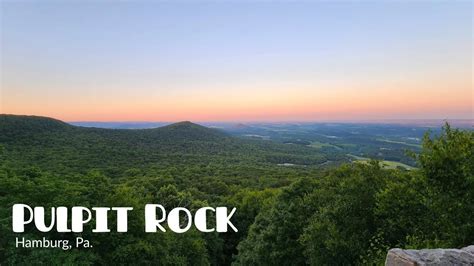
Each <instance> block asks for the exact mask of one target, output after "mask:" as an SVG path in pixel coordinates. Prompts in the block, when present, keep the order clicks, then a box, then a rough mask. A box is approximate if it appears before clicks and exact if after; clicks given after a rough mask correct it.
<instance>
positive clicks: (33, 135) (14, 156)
mask: <svg viewBox="0 0 474 266" xmlns="http://www.w3.org/2000/svg"><path fill="white" fill-rule="evenodd" d="M0 146H3V150H4V151H3V153H4V155H3V159H4V160H6V161H7V163H8V164H10V165H12V166H15V167H31V166H37V167H39V168H41V169H45V170H54V171H58V169H59V170H63V171H64V172H68V171H69V172H71V171H70V170H73V171H76V172H85V171H88V170H91V169H101V170H104V171H107V172H109V173H111V174H112V175H120V173H122V172H123V170H126V169H129V168H143V167H147V168H149V167H167V166H173V167H179V165H186V166H189V165H206V164H210V163H218V164H220V165H225V166H228V167H231V165H241V164H245V165H271V166H275V165H278V164H283V163H291V164H294V165H304V166H309V167H317V166H318V165H319V164H323V163H325V162H326V158H325V157H324V156H323V155H322V154H320V153H319V152H318V151H316V150H315V149H312V148H309V147H302V146H297V145H284V144H279V143H274V142H270V141H262V140H244V139H241V138H237V137H233V136H230V135H228V134H227V133H224V132H223V131H220V130H218V129H213V128H207V127H204V126H201V125H198V124H194V123H191V122H189V121H185V122H179V123H175V124H171V125H167V126H163V127H159V128H153V129H133V130H131V129H104V128H88V127H79V126H73V125H70V124H67V123H64V122H62V121H59V120H56V119H52V118H47V117H37V116H17V115H0Z"/></svg>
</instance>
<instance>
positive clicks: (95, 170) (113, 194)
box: [0, 115, 474, 265]
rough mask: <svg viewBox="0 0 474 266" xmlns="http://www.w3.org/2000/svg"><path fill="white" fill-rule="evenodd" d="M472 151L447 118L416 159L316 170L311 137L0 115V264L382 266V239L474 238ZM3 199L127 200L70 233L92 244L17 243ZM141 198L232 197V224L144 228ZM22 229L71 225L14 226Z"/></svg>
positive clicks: (318, 159) (225, 202) (187, 203)
mask: <svg viewBox="0 0 474 266" xmlns="http://www.w3.org/2000/svg"><path fill="white" fill-rule="evenodd" d="M390 145H391V144H390ZM473 152H474V134H473V132H472V131H460V130H457V129H451V128H450V127H449V125H446V126H445V127H444V128H443V130H442V131H441V133H440V134H439V135H437V136H434V137H433V136H430V135H426V137H425V138H424V141H423V145H422V151H421V153H420V154H419V155H417V157H416V159H417V161H418V166H419V168H418V169H415V170H412V171H405V170H401V169H384V168H382V167H380V164H379V162H377V161H368V163H366V164H351V165H342V166H339V167H337V168H333V169H322V168H321V167H320V166H319V164H320V163H322V162H325V161H326V160H327V158H326V155H325V154H321V153H320V151H319V149H314V148H311V147H306V146H304V145H296V144H288V145H286V144H278V143H274V142H272V141H263V140H243V139H238V138H234V137H231V136H228V135H226V134H224V133H222V132H220V131H217V130H213V129H208V128H205V127H202V126H198V125H195V124H192V123H189V122H182V123H178V124H174V125H170V126H167V127H162V128H157V129H146V130H108V129H98V128H80V127H74V126H70V125H68V124H66V123H63V122H60V121H57V120H53V119H48V118H40V117H19V116H8V115H0V206H1V208H0V236H1V237H0V263H1V264H2V265H3V264H5V265H13V264H39V263H43V264H52V265H57V264H84V265H90V264H97V265H108V264H120V265H122V264H127V265H128V264H157V265H170V264H173V265H209V264H212V265H229V264H231V263H234V264H236V265H271V264H274V265H305V264H311V265H334V264H381V263H383V260H384V257H385V254H386V251H387V250H388V249H389V248H391V247H402V248H426V247H461V246H465V245H468V244H472V243H474V223H473V221H474V217H473V214H474V176H473V175H474V156H473ZM280 163H294V164H296V165H299V166H295V167H284V166H279V165H277V164H280ZM302 165H304V166H302ZM15 203H25V204H29V205H32V206H45V207H51V206H66V207H71V206H85V207H93V206H131V207H133V208H134V211H133V212H132V213H131V214H130V216H129V222H128V226H129V232H127V233H126V234H124V233H114V232H111V233H107V234H92V233H91V229H92V226H93V222H92V223H91V224H89V225H87V228H86V229H85V230H84V232H83V233H82V234H80V236H82V237H84V238H86V239H90V240H91V241H92V242H93V245H94V248H92V249H74V250H72V251H67V252H63V251H62V250H57V249H17V248H15V244H14V241H15V237H16V236H17V235H16V234H13V233H12V231H11V206H12V205H13V204H15ZM147 203H160V204H163V205H164V206H165V207H166V208H167V209H171V208H173V207H178V206H180V207H186V208H188V209H190V210H196V209H198V208H199V207H202V206H227V207H229V208H232V207H236V208H237V212H236V213H235V216H234V217H233V219H232V221H233V222H234V224H235V225H236V227H237V228H238V229H239V232H237V233H225V234H218V233H201V232H198V231H197V230H194V229H193V230H190V231H188V232H187V233H185V234H175V233H171V232H167V233H156V234H151V233H145V232H144V230H143V227H144V221H143V220H144V216H143V208H144V206H145V204H147ZM115 226H116V222H115V219H114V217H111V219H110V223H109V227H111V228H113V227H115ZM21 236H24V237H27V238H32V239H41V238H42V237H43V236H47V237H48V238H49V239H70V240H71V239H73V238H75V237H76V236H78V235H76V234H71V233H58V232H51V233H48V234H40V233H38V232H37V231H36V230H33V228H31V227H27V230H26V233H25V234H21Z"/></svg>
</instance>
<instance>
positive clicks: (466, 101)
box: [0, 1, 473, 121]
mask: <svg viewBox="0 0 474 266" xmlns="http://www.w3.org/2000/svg"><path fill="white" fill-rule="evenodd" d="M1 11H2V16H1V17H2V26H1V30H2V40H1V45H2V47H1V55H2V61H1V63H2V65H1V66H2V70H1V72H2V90H1V92H2V106H3V107H2V110H0V111H1V112H5V113H6V112H9V113H28V114H41V115H48V116H55V117H58V118H62V119H66V120H84V119H87V120H155V121H157V120H174V119H185V118H189V119H197V120H239V118H242V120H278V119H279V118H281V119H284V120H288V119H289V120H312V119H314V120H318V119H323V118H328V119H349V120H350V119H371V118H374V119H383V118H446V117H450V118H454V117H456V118H472V117H469V116H470V115H471V114H472V99H473V96H472V79H471V77H472V3H471V2H469V1H465V2H463V1H453V2H448V1H446V2H444V1H419V2H408V1H380V2H375V1H364V2H355V1H354V2H343V1H338V2H317V1H305V2H252V1H248V2H237V1H233V2H221V3H218V2H214V1H213V2H202V1H197V2H180V3H171V2H158V1H137V2H135V1H134V2H111V1H72V2H66V1H49V2H48V1H42V2H40V1H34V2H33V1H31V2H30V1H22V2H17V3H15V2H10V1H4V2H2V7H1ZM441 77H443V78H442V79H441ZM447 91H449V92H450V93H447ZM390 95H394V99H390ZM454 95H457V96H456V97H455V96H454ZM407 98H412V99H410V100H409V101H408V103H406V101H405V100H404V99H407ZM413 98H415V100H414V99H413ZM416 98H419V100H416ZM351 99H353V100H354V101H351ZM380 102H382V103H384V104H380ZM351 106H352V108H351Z"/></svg>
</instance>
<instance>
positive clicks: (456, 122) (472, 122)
mask: <svg viewBox="0 0 474 266" xmlns="http://www.w3.org/2000/svg"><path fill="white" fill-rule="evenodd" d="M183 121H189V122H192V123H196V124H202V125H218V124H222V125H237V124H244V125H252V124H325V123H327V124H331V123H335V124H393V125H396V124H398V125H414V126H441V125H443V124H444V123H445V122H448V123H450V124H451V125H453V126H462V127H473V126H474V119H386V120H313V121H192V120H180V121H64V122H66V123H68V124H72V125H80V126H83V125H87V124H89V125H94V124H95V125H107V124H108V125H120V124H123V125H146V124H150V125H153V124H155V125H159V126H164V125H169V124H173V123H179V122H183Z"/></svg>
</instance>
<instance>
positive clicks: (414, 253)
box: [385, 245, 474, 266]
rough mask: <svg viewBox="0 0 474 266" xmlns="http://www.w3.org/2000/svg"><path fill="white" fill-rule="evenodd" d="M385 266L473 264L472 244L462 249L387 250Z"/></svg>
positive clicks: (473, 251)
mask: <svg viewBox="0 0 474 266" xmlns="http://www.w3.org/2000/svg"><path fill="white" fill-rule="evenodd" d="M385 265H386V266H421V265H437V266H445V265H470V266H474V245H472V246H468V247H465V248H462V249H420V250H415V249H399V248H394V249H391V250H389V251H388V254H387V259H386V260H385Z"/></svg>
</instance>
